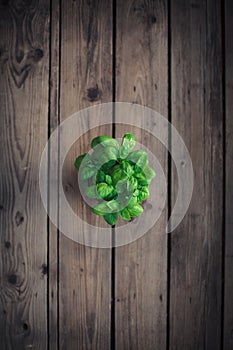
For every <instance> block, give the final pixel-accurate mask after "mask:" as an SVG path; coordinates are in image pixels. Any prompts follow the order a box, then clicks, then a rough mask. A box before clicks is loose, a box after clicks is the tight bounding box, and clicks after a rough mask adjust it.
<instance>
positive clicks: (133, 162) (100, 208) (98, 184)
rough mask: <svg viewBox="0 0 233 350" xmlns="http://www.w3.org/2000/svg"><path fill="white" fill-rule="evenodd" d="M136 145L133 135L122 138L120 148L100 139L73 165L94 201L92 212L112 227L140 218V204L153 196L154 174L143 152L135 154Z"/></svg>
mask: <svg viewBox="0 0 233 350" xmlns="http://www.w3.org/2000/svg"><path fill="white" fill-rule="evenodd" d="M135 144H136V139H135V136H134V135H132V134H130V133H127V134H125V135H124V136H123V138H122V142H121V145H120V146H119V144H118V141H117V140H116V139H114V138H112V137H110V136H98V137H96V138H94V139H93V140H92V142H91V147H92V152H91V153H86V154H83V155H81V156H79V157H78V158H77V159H76V160H75V163H74V165H75V168H76V169H77V171H78V172H79V186H82V190H83V192H84V194H85V196H86V197H87V198H90V199H92V200H95V205H93V206H92V207H91V210H92V211H93V212H94V213H95V214H97V215H101V216H103V218H104V220H105V221H106V222H107V223H108V224H109V225H112V226H114V225H115V224H116V222H117V220H118V217H119V216H120V217H121V218H122V219H123V220H126V221H130V220H131V219H132V218H135V217H137V216H139V215H141V214H142V213H143V207H142V205H141V204H142V202H144V201H145V200H146V199H147V198H148V197H149V195H150V192H149V185H150V183H151V180H152V179H153V178H154V177H155V172H154V170H153V169H152V168H151V167H149V165H148V158H147V153H146V152H145V151H144V150H135V151H133V148H134V147H135ZM80 184H81V185H80Z"/></svg>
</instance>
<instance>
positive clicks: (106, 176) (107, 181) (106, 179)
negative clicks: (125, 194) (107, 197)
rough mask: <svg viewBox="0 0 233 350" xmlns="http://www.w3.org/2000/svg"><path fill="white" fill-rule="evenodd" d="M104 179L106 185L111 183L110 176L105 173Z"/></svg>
mask: <svg viewBox="0 0 233 350" xmlns="http://www.w3.org/2000/svg"><path fill="white" fill-rule="evenodd" d="M105 181H106V183H107V184H108V185H112V178H111V176H110V175H105Z"/></svg>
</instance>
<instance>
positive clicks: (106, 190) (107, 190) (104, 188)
mask: <svg viewBox="0 0 233 350" xmlns="http://www.w3.org/2000/svg"><path fill="white" fill-rule="evenodd" d="M96 189H97V192H98V194H99V196H100V197H101V198H103V199H104V198H106V197H107V196H109V195H110V194H111V193H112V192H113V191H114V187H113V186H109V185H108V184H106V183H104V182H101V183H99V184H97V185H96Z"/></svg>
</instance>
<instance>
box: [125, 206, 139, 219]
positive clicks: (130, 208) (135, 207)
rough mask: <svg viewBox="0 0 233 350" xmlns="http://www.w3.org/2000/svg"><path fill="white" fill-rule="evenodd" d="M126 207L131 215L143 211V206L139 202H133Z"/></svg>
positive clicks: (137, 214) (135, 215) (134, 215)
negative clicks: (130, 205)
mask: <svg viewBox="0 0 233 350" xmlns="http://www.w3.org/2000/svg"><path fill="white" fill-rule="evenodd" d="M127 209H128V211H129V213H130V215H131V216H132V217H137V216H139V215H141V214H142V213H143V207H142V206H141V205H140V204H135V205H134V206H132V207H129V206H128V207H127Z"/></svg>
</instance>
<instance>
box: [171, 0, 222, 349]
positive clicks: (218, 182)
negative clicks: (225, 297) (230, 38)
mask: <svg viewBox="0 0 233 350" xmlns="http://www.w3.org/2000/svg"><path fill="white" fill-rule="evenodd" d="M171 47H172V62H171V72H172V81H171V88H172V101H171V105H172V123H173V125H174V126H175V127H176V128H177V129H178V131H179V133H180V134H181V136H182V137H183V139H184V141H185V143H186V145H187V147H188V149H189V151H190V154H191V158H192V162H193V168H194V191H193V197H192V201H191V204H190V208H189V210H188V213H187V214H186V217H185V218H184V220H183V222H182V223H181V224H180V226H179V227H178V228H177V229H176V230H175V231H174V232H173V233H172V234H171V283H170V285H171V290H170V295H171V298H170V348H171V349H220V348H221V283H222V252H221V250H222V223H223V215H222V206H223V200H222V196H223V189H222V180H223V176H222V173H223V159H222V157H223V154H222V145H223V144H222V142H223V139H222V137H223V135H222V126H223V124H222V123H223V119H222V71H221V67H222V65H221V8H220V1H216V0H214V1H199V0H198V1H192V2H185V3H184V2H183V1H175V2H171ZM180 166H184V163H183V162H182V160H181V163H180ZM175 171H176V170H175V169H174V167H172V200H173V205H174V201H175V198H176V194H177V193H176V192H177V191H176V189H177V181H176V179H175Z"/></svg>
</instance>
